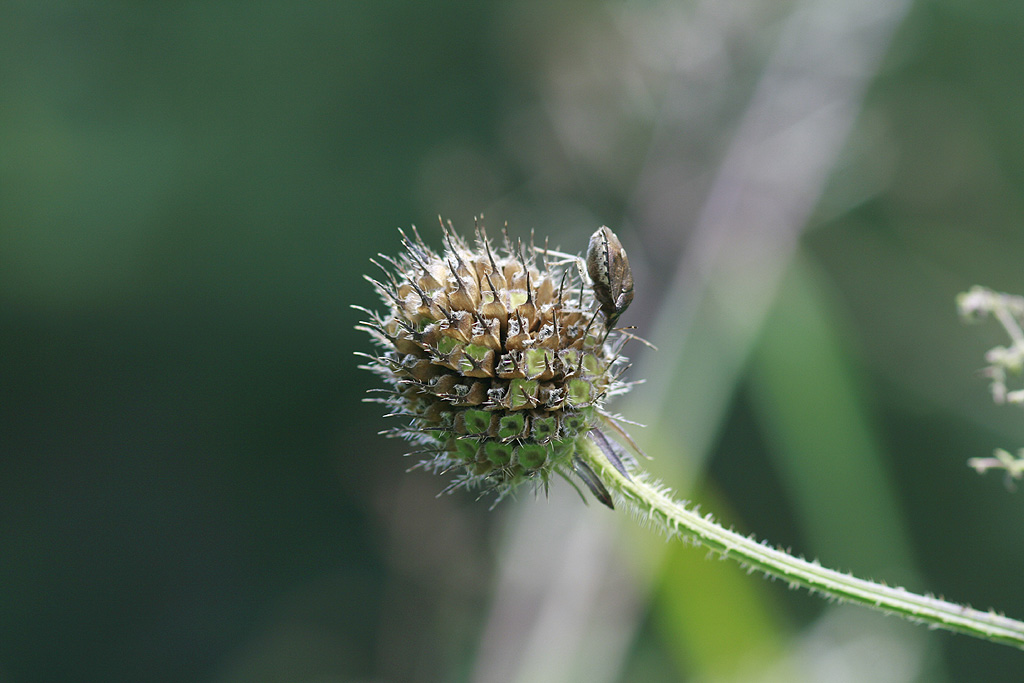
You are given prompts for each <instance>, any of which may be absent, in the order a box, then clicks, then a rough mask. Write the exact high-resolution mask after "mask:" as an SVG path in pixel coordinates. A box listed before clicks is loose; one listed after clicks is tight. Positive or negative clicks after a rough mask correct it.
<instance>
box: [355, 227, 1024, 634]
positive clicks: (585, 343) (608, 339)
mask: <svg viewBox="0 0 1024 683" xmlns="http://www.w3.org/2000/svg"><path fill="white" fill-rule="evenodd" d="M442 230H443V232H444V234H445V244H446V245H447V249H446V250H445V251H444V252H443V253H440V254H439V253H436V252H434V251H433V250H431V249H430V248H429V247H427V246H426V244H425V243H424V242H423V240H422V239H420V237H419V235H418V234H417V233H416V232H415V230H414V231H413V238H412V239H410V238H409V237H407V236H406V235H405V234H404V233H402V243H403V245H404V247H405V253H404V254H403V255H401V256H399V257H398V258H396V259H393V258H390V257H387V256H384V255H383V254H382V255H381V259H383V260H384V261H385V262H387V264H388V266H390V267H388V266H384V265H383V264H380V263H379V262H377V261H374V263H376V264H377V265H378V266H379V267H380V268H381V270H382V271H383V272H384V277H383V280H377V279H374V278H368V279H369V280H370V282H371V283H373V285H374V286H375V287H376V288H377V290H378V292H379V293H380V295H381V298H382V299H383V301H384V304H385V305H386V307H387V310H386V311H385V312H384V313H376V312H374V311H371V310H369V309H365V308H362V307H356V308H358V309H359V310H361V311H363V312H364V313H366V314H367V316H368V320H366V321H364V322H363V323H361V325H360V329H363V330H365V331H366V332H368V333H369V334H370V335H371V336H372V337H373V339H374V341H375V342H376V344H377V346H378V347H379V348H380V351H379V353H378V354H377V355H367V354H363V355H364V357H365V358H367V359H368V363H366V364H365V365H363V366H362V367H364V368H365V369H368V370H371V371H372V372H374V373H376V374H377V375H379V376H380V377H381V378H382V379H383V380H384V382H385V384H386V385H387V387H386V388H384V389H381V390H380V391H381V392H383V394H384V395H383V396H382V397H379V398H374V399H369V400H373V401H377V402H380V403H383V404H384V405H386V406H387V407H388V409H389V412H388V415H389V416H396V417H401V418H402V419H404V420H406V422H405V423H404V424H403V425H402V426H399V427H396V428H394V429H391V430H387V431H386V432H385V433H386V434H387V435H389V436H397V437H401V438H404V439H406V440H408V441H410V442H412V443H413V444H415V445H416V447H417V448H418V450H416V451H414V454H417V455H420V456H421V458H422V459H421V464H422V465H423V466H424V467H426V468H427V469H429V470H432V471H435V472H440V473H450V474H452V476H453V480H452V483H451V485H449V486H448V487H447V489H445V490H447V491H450V490H454V489H458V488H468V489H478V490H483V491H485V492H493V493H495V494H496V497H495V502H497V501H498V500H501V499H502V498H504V497H506V496H508V495H509V494H511V493H512V492H513V491H515V490H516V489H517V488H519V487H520V486H522V485H524V484H530V483H532V484H533V485H535V486H538V487H541V488H544V489H546V488H547V486H548V484H549V482H550V480H551V478H552V477H553V476H555V475H557V476H560V477H562V478H564V479H566V480H567V481H570V483H572V481H573V479H572V475H575V476H576V477H578V478H579V479H580V480H581V481H582V482H583V484H584V485H585V486H586V487H587V488H589V489H590V491H591V492H592V493H593V494H594V495H595V496H596V497H597V498H598V499H599V500H600V501H601V502H602V503H604V504H605V505H607V506H608V507H610V508H611V507H615V506H616V505H619V506H623V507H626V508H627V509H630V510H631V511H632V512H633V513H634V514H635V515H636V516H637V517H638V518H639V519H640V520H642V521H643V522H646V523H649V524H652V525H654V526H655V527H657V528H659V529H660V530H661V531H662V532H663V533H665V534H666V535H667V536H668V537H669V538H676V537H679V538H686V539H690V540H695V541H697V542H699V543H701V544H703V545H705V546H706V547H707V548H709V549H711V550H712V551H714V552H716V553H718V554H720V555H722V556H725V557H731V558H733V559H735V560H738V561H739V562H741V563H742V564H743V565H745V566H746V567H748V568H750V569H752V570H759V571H761V572H763V573H764V574H766V575H768V576H772V577H775V578H779V579H782V580H784V581H786V582H788V583H789V584H790V585H791V586H794V587H803V588H807V589H808V590H810V591H812V592H816V593H820V594H822V595H824V596H827V597H830V598H833V599H837V600H842V601H848V602H853V603H858V604H861V605H864V606H867V607H870V608H873V609H876V610H880V611H882V612H887V613H891V614H896V615H899V616H902V617H904V618H907V619H909V620H911V621H915V622H919V623H924V624H927V625H928V626H930V627H932V628H942V629H947V630H950V631H955V632H959V633H965V634H968V635H973V636H976V637H979V638H983V639H986V640H989V641H992V642H996V643H1003V644H1008V645H1013V646H1015V647H1018V648H1021V649H1024V622H1020V621H1017V620H1014V619H1010V618H1007V617H1005V616H1002V615H1000V614H997V613H995V612H993V611H981V610H976V609H973V608H970V607H966V606H962V605H957V604H955V603H951V602H947V601H945V600H942V599H939V598H936V597H933V596H930V595H918V594H915V593H912V592H910V591H908V590H906V589H903V588H900V587H892V586H887V585H885V584H879V583H875V582H872V581H866V580H864V579H859V578H856V577H854V576H851V575H849V574H845V573H842V572H838V571H835V570H831V569H827V568H825V567H822V566H821V565H820V564H818V563H817V562H812V561H808V560H805V559H803V558H799V557H794V556H793V555H791V554H789V553H787V552H785V551H782V550H779V549H777V548H775V547H772V546H770V545H767V544H765V543H762V542H759V541H757V540H755V539H754V538H751V537H747V536H743V535H741V534H738V533H736V532H734V531H732V530H730V529H727V528H725V527H723V526H721V525H720V524H718V523H717V522H716V521H715V520H714V519H713V518H712V517H711V516H710V515H705V514H701V513H700V512H698V511H697V509H696V508H694V507H691V506H690V505H689V504H688V503H685V502H680V501H677V500H675V499H674V498H673V496H672V494H671V492H670V491H669V490H668V489H667V488H665V487H664V486H661V485H660V484H658V483H657V482H655V481H652V480H651V479H650V478H649V477H648V476H647V475H646V474H645V473H643V472H641V471H640V470H639V469H638V467H637V463H636V460H635V459H634V458H632V457H631V456H630V455H629V454H628V452H627V451H626V450H625V448H624V446H622V445H619V444H618V443H616V441H615V440H613V439H610V438H609V435H614V436H616V437H617V438H618V439H619V440H621V441H622V442H623V443H624V444H626V445H627V446H629V447H630V448H632V449H633V450H634V451H636V447H635V445H634V444H633V443H632V440H631V439H630V438H629V436H628V435H627V434H626V432H625V431H624V430H623V429H622V428H621V426H620V425H619V419H618V418H616V417H614V416H612V415H610V414H609V413H607V412H606V410H605V408H604V404H605V402H606V400H607V399H608V398H609V397H611V396H614V395H616V394H620V393H623V392H625V391H627V390H628V388H629V385H628V384H626V383H624V382H622V381H621V380H620V377H621V375H622V373H623V372H624V371H625V369H626V368H627V367H628V365H627V364H626V360H625V358H623V356H622V348H623V346H624V345H625V343H626V342H628V341H629V340H630V339H637V337H634V336H633V335H632V334H630V333H629V332H628V331H627V330H626V329H621V328H619V329H616V328H614V324H615V322H616V321H617V320H618V318H619V316H620V315H622V313H623V311H624V310H625V309H626V307H627V306H628V305H629V303H630V302H631V301H632V298H633V279H632V273H631V271H630V269H629V261H628V259H627V258H626V252H625V250H624V249H623V248H622V245H621V244H620V243H619V240H618V238H617V237H616V236H615V234H614V233H613V232H612V231H611V230H609V229H608V228H606V227H602V228H600V229H599V230H597V232H595V233H594V235H593V236H592V237H591V239H590V244H589V247H588V251H587V256H586V259H582V258H580V257H576V256H572V255H568V254H563V253H561V252H555V251H552V250H549V249H547V247H546V246H545V247H543V248H540V247H537V246H536V245H535V244H534V241H533V239H532V238H531V240H530V243H529V244H528V245H526V244H523V243H522V242H521V241H516V242H513V241H512V240H511V238H510V237H509V236H508V233H507V231H505V232H504V233H503V236H504V245H503V249H501V250H500V251H499V250H496V249H494V248H493V247H492V245H491V243H490V241H489V240H488V238H487V235H486V232H485V231H484V229H483V228H482V227H480V226H478V227H477V229H476V234H475V240H474V242H473V244H472V245H471V244H470V243H468V242H466V241H465V240H464V239H462V238H461V237H459V236H458V235H456V234H455V232H454V230H452V229H451V226H450V224H449V225H448V226H445V225H444V224H443V223H442ZM1018 304H1019V305H1020V308H1019V310H1020V311H1024V302H1016V303H1015V305H1018ZM1016 329H1017V332H1018V334H1019V333H1020V328H1019V326H1018V327H1017V328H1016ZM1020 339H1024V334H1021V335H1020V336H1018V337H1015V342H1016V341H1017V340H1020ZM1022 347H1024V344H1022ZM1018 363H1020V361H1019V360H1018ZM1018 367H1019V365H1018Z"/></svg>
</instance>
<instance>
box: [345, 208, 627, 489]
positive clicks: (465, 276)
mask: <svg viewBox="0 0 1024 683" xmlns="http://www.w3.org/2000/svg"><path fill="white" fill-rule="evenodd" d="M442 227H444V226H443V225H442ZM601 230H603V231H605V232H606V233H607V234H608V235H611V238H612V240H613V241H609V242H607V244H610V245H611V247H609V250H610V251H609V253H608V254H606V256H608V257H609V259H611V260H608V261H607V262H608V263H611V264H612V269H611V270H610V271H607V272H608V273H610V275H609V277H608V278H607V279H604V278H603V279H602V281H601V282H599V283H592V282H590V281H588V280H586V278H584V276H583V274H582V271H583V269H582V268H581V267H580V260H579V259H578V258H577V257H571V256H566V255H564V254H555V253H553V252H547V251H546V250H541V249H536V248H534V247H533V246H532V240H531V246H530V247H529V248H526V247H524V246H523V245H522V244H521V243H520V242H517V243H516V245H515V246H513V243H512V240H511V239H510V238H509V237H508V235H507V233H506V235H505V240H504V243H505V244H504V249H503V250H501V251H498V250H496V249H495V248H494V247H493V246H492V245H491V244H490V243H489V241H488V239H487V236H486V234H485V232H484V230H483V228H482V227H478V228H477V231H476V239H475V241H474V243H473V244H469V243H467V242H466V241H465V240H463V239H462V238H461V237H459V236H458V235H457V234H455V233H454V231H452V230H451V228H450V226H448V228H447V229H445V243H446V245H447V249H446V250H445V251H444V252H443V253H435V252H434V251H433V250H431V249H430V248H429V247H427V246H426V244H424V242H423V241H422V240H421V239H420V237H419V235H418V234H417V233H416V232H415V231H414V232H413V238H412V239H410V238H409V237H408V236H406V235H405V234H404V233H402V243H403V245H404V247H405V253H404V254H403V255H402V256H400V257H398V258H397V259H390V258H387V257H383V256H382V258H384V259H385V260H386V261H388V263H390V264H391V265H392V267H393V270H388V269H385V273H386V277H385V278H384V280H383V281H378V280H374V279H372V278H368V279H370V281H371V282H372V283H373V284H374V286H375V287H376V288H377V289H378V291H379V292H380V295H381V298H382V299H383V301H384V303H385V305H386V306H387V307H388V310H387V311H386V312H385V313H384V314H377V313H373V312H370V311H365V312H366V313H367V314H369V315H370V317H371V319H370V320H368V321H365V322H364V323H363V324H362V325H361V326H360V328H361V329H363V330H365V331H367V332H369V333H370V334H371V335H372V336H373V338H374V340H375V341H376V342H377V344H378V346H380V347H381V349H382V351H381V355H380V356H377V357H372V358H371V362H370V363H368V364H367V365H366V366H364V367H366V368H367V369H369V370H372V371H374V372H376V373H377V374H378V375H380V376H381V377H382V378H383V379H384V380H385V382H386V383H387V384H388V385H389V387H390V395H389V396H388V397H387V398H383V399H375V400H378V401H380V402H382V403H385V404H387V405H388V406H390V408H391V411H390V413H391V414H392V415H398V416H404V417H405V418H406V419H407V420H408V423H407V424H405V425H403V426H401V427H397V428H395V429H393V430H391V431H390V433H391V434H394V435H398V436H401V437H404V438H406V439H408V440H409V441H412V442H414V443H417V444H419V445H421V446H422V447H423V450H421V451H420V452H426V453H427V454H428V457H427V459H426V460H425V461H424V462H425V464H426V466H428V467H429V468H430V469H433V470H435V471H444V472H448V471H454V472H457V474H456V475H455V480H454V482H453V484H452V488H456V487H460V486H466V487H472V486H479V487H483V488H486V489H494V490H496V491H497V492H498V494H499V499H500V497H502V496H504V495H505V494H507V493H508V492H510V491H512V490H513V489H514V488H515V487H516V486H517V485H519V484H521V483H523V482H525V481H534V482H538V483H541V484H545V485H546V483H547V481H548V479H549V478H550V475H551V474H552V473H556V474H560V475H562V476H566V477H567V476H568V473H569V472H571V471H572V469H573V465H572V459H573V454H574V452H575V448H576V442H577V439H579V438H586V436H587V434H588V433H589V432H590V430H591V429H594V428H595V427H596V426H597V423H598V420H599V419H602V418H601V415H602V414H601V412H600V411H601V405H602V403H603V401H604V400H605V399H606V398H607V397H608V396H610V395H614V394H616V393H622V392H624V391H625V390H626V385H624V384H623V383H621V382H619V380H618V376H619V375H620V374H621V370H622V369H623V367H624V366H625V363H626V360H625V359H624V358H623V357H622V356H620V355H619V354H618V353H617V350H618V349H620V348H621V345H618V344H616V343H615V342H614V340H609V339H608V336H609V335H608V331H609V329H608V326H609V325H610V324H611V323H612V322H614V319H615V318H617V317H618V315H617V313H621V310H622V309H623V308H625V305H628V301H625V303H622V301H623V299H622V297H623V296H624V294H623V291H621V290H624V284H623V283H624V282H625V281H626V279H628V283H629V298H631V296H632V278H631V277H629V273H628V264H626V266H625V268H626V270H625V272H624V273H623V271H622V268H621V266H619V265H616V264H619V263H624V261H621V262H620V261H616V260H615V249H616V246H617V249H618V251H621V245H619V244H618V240H617V239H614V234H612V233H611V231H610V230H608V229H607V228H602V229H601ZM599 232H600V231H599ZM591 244H592V246H591V254H590V256H593V255H594V254H593V252H594V247H593V240H592V243H591ZM538 254H541V255H542V258H540V259H538V258H537V256H538ZM623 259H624V253H623ZM538 261H539V263H538ZM591 272H592V273H593V269H591ZM602 272H604V271H602ZM608 291H611V292H612V293H613V294H614V293H615V292H616V291H618V294H614V297H615V298H611V299H609V297H608V296H607V292H608ZM595 292H597V293H596V295H595ZM609 302H611V303H609ZM610 306H615V307H616V308H615V311H616V315H614V316H613V315H610V314H609V311H610V310H611V309H610ZM601 312H604V315H600V313H601ZM584 483H586V484H587V485H588V486H590V487H591V488H592V489H593V488H594V487H593V486H592V485H591V483H590V482H587V481H586V480H584ZM605 496H607V494H605ZM607 502H610V500H609V501H607Z"/></svg>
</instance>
